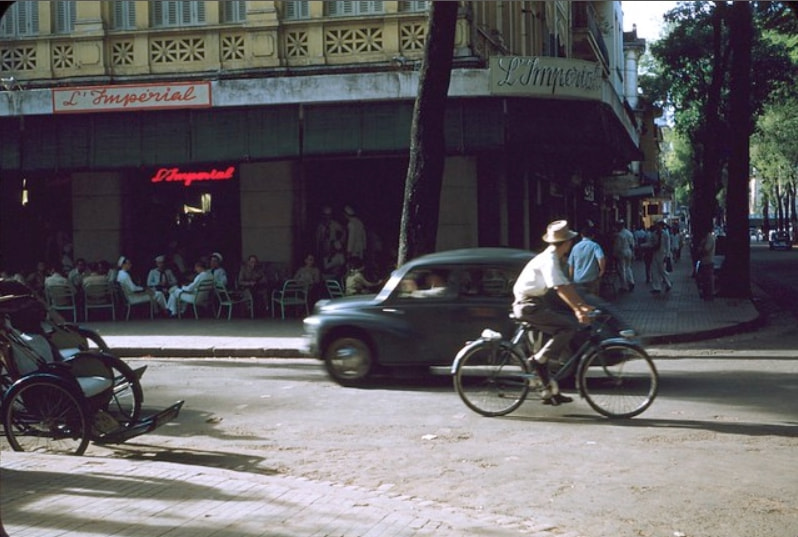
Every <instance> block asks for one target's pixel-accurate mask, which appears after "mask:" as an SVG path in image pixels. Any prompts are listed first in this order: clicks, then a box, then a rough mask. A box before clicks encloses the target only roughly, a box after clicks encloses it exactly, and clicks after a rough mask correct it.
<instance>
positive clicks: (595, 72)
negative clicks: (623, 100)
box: [490, 56, 603, 99]
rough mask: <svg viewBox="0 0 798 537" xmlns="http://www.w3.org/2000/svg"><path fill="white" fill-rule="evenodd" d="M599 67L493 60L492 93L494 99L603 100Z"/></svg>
mask: <svg viewBox="0 0 798 537" xmlns="http://www.w3.org/2000/svg"><path fill="white" fill-rule="evenodd" d="M602 86H603V78H602V71H601V66H600V65H599V64H598V63H594V62H588V61H584V60H572V59H568V58H554V57H549V56H492V57H491V59H490V92H491V93H492V94H494V95H516V96H521V97H523V96H530V97H531V96H537V97H570V98H581V99H601V91H602Z"/></svg>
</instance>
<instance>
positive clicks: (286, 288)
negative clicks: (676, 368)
mask: <svg viewBox="0 0 798 537" xmlns="http://www.w3.org/2000/svg"><path fill="white" fill-rule="evenodd" d="M271 305H272V307H271V310H272V317H274V312H275V310H276V309H277V308H276V305H279V306H280V315H281V317H282V318H283V319H285V308H286V307H298V306H301V307H303V308H305V315H308V314H309V313H310V312H309V311H308V290H307V287H305V284H303V283H301V282H298V281H297V280H286V281H285V282H284V283H283V286H282V288H281V289H275V290H274V291H272V300H271Z"/></svg>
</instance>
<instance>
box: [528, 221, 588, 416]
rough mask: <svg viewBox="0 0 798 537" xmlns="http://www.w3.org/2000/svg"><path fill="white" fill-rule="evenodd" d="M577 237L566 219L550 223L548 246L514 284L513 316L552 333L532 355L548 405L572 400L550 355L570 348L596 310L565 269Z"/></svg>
mask: <svg viewBox="0 0 798 537" xmlns="http://www.w3.org/2000/svg"><path fill="white" fill-rule="evenodd" d="M577 236H578V233H575V232H574V231H571V230H570V229H568V222H567V221H566V220H557V221H555V222H552V223H551V224H549V225H548V227H547V229H546V234H545V235H543V241H544V242H546V243H548V244H549V246H548V247H547V248H546V249H545V250H543V252H541V253H540V254H538V255H536V256H535V257H534V258H533V259H531V260H530V261H529V263H527V265H526V266H525V267H524V269H523V270H522V271H521V274H520V275H519V276H518V280H517V281H516V283H515V285H514V286H513V294H514V296H515V301H514V302H513V313H514V315H515V316H516V317H517V318H519V319H522V320H524V321H526V322H528V323H529V324H530V325H531V326H532V327H533V328H535V329H536V330H539V331H541V332H543V333H544V334H546V335H548V336H551V337H550V339H549V340H548V341H547V342H546V344H545V345H544V346H543V347H542V348H541V349H540V350H539V351H538V352H537V353H535V355H534V356H530V357H529V363H530V365H532V367H533V368H534V369H535V371H536V372H537V374H538V376H539V377H540V380H541V381H542V382H543V384H544V386H546V388H545V389H544V391H543V394H542V397H543V404H547V405H559V404H560V403H570V402H571V401H573V399H572V398H570V397H568V396H565V395H562V394H561V393H560V389H559V387H558V385H557V381H555V380H553V379H552V378H551V377H550V375H549V370H548V367H547V366H546V363H547V362H548V361H549V359H551V358H555V359H556V358H558V357H559V356H560V354H561V353H562V351H563V350H565V349H566V348H568V344H569V342H570V341H571V338H572V337H573V336H574V334H575V333H576V331H577V329H578V328H579V324H580V323H581V324H588V323H589V322H590V320H589V317H588V314H589V313H590V312H591V311H593V309H594V308H593V307H592V306H590V305H589V304H587V303H586V302H585V300H584V299H583V298H582V296H581V295H580V294H579V292H578V291H577V289H576V287H575V286H574V284H573V282H571V281H570V280H569V279H568V277H567V276H566V273H565V271H564V270H563V268H562V267H563V265H564V263H565V261H566V260H567V258H568V253H569V252H570V251H571V246H572V245H573V239H574V238H576V237H577ZM552 291H553V293H552ZM555 295H556V296H555ZM556 297H559V298H560V299H561V300H562V302H564V303H565V304H566V305H567V306H568V307H570V308H571V309H572V310H573V313H574V315H569V314H568V312H567V310H563V309H562V307H558V306H557V305H556V302H557V301H556Z"/></svg>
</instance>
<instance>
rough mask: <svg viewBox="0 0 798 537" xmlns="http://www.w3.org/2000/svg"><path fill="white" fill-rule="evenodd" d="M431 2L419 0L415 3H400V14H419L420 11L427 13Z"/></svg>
mask: <svg viewBox="0 0 798 537" xmlns="http://www.w3.org/2000/svg"><path fill="white" fill-rule="evenodd" d="M428 6H429V2H427V1H426V0H418V1H415V2H399V12H400V13H417V12H419V11H427V7H428Z"/></svg>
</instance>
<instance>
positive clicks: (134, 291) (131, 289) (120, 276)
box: [116, 256, 166, 313]
mask: <svg viewBox="0 0 798 537" xmlns="http://www.w3.org/2000/svg"><path fill="white" fill-rule="evenodd" d="M117 266H118V267H119V272H117V274H116V281H117V282H118V283H119V287H121V288H122V292H123V293H125V296H126V297H127V300H128V302H130V303H131V304H140V303H142V302H152V303H153V304H155V305H156V306H157V308H156V313H159V312H161V311H164V310H166V297H165V296H164V294H163V293H162V292H161V291H153V290H152V289H145V288H144V287H141V286H140V285H136V284H135V283H134V282H133V278H132V277H131V276H130V269H131V268H132V267H133V262H132V261H131V260H130V258H128V257H125V256H122V257H120V258H119V262H118V263H117Z"/></svg>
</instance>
